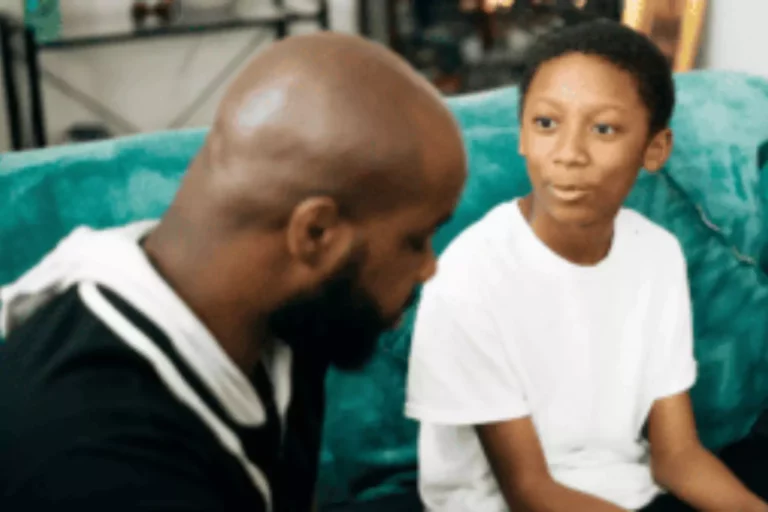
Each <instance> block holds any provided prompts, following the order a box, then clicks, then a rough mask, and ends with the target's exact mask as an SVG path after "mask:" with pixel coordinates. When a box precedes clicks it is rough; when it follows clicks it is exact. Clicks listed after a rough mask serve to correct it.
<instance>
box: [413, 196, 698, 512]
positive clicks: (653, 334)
mask: <svg viewBox="0 0 768 512" xmlns="http://www.w3.org/2000/svg"><path fill="white" fill-rule="evenodd" d="M614 231H615V232H614V238H613V243H612V247H611V250H610V252H609V254H608V255H607V256H606V258H605V259H603V260H602V261H601V262H600V263H599V264H597V265H594V266H579V265H576V264H573V263H570V262H568V261H566V260H564V259H563V258H561V257H560V256H558V255H557V254H555V253H554V252H553V251H551V250H550V249H549V248H548V247H547V246H546V245H545V244H544V243H542V242H541V241H540V240H539V239H538V238H537V236H536V235H535V234H534V232H533V230H532V229H531V228H530V226H529V225H528V223H527V222H526V220H525V219H524V217H523V215H522V213H521V212H520V209H519V206H518V203H517V201H513V202H509V203H505V204H503V205H501V206H499V207H497V208H495V209H494V210H492V211H491V212H490V213H488V214H487V215H486V216H485V217H484V218H483V219H481V220H480V221H479V222H477V223H476V224H474V225H473V226H471V227H470V228H468V229H467V230H465V231H464V232H463V233H462V234H461V235H460V236H459V237H457V238H456V239H455V240H454V242H453V243H452V244H451V245H450V246H449V247H448V248H447V249H446V251H445V252H444V253H443V255H442V256H441V258H440V266H439V271H438V274H437V276H436V277H435V278H434V279H433V280H432V281H431V282H430V283H429V284H428V285H427V286H426V287H425V289H424V293H423V296H422V299H421V303H420V306H419V311H418V314H417V319H416V326H415V332H414V337H413V344H412V349H411V357H410V367H409V376H408V397H407V404H406V414H407V415H408V416H409V417H412V418H414V419H417V420H419V421H420V422H421V432H420V436H419V459H420V461H419V463H420V490H421V493H422V498H423V499H424V501H425V504H426V505H427V507H428V508H429V509H430V510H436V511H448V512H463V511H467V512H493V511H506V510H508V508H507V506H506V504H505V502H504V499H503V497H502V496H501V494H500V491H499V489H498V486H497V484H496V480H495V478H494V476H493V474H492V473H491V470H490V468H489V466H488V463H487V459H486V458H485V456H484V454H483V452H482V448H481V446H480V444H479V440H478V438H477V435H476V433H475V430H474V426H475V425H478V424H484V423H490V422H496V421H502V420H510V419H515V418H522V417H526V416H531V417H532V419H533V422H534V425H535V427H536V430H537V432H538V435H539V438H540V440H541V443H542V445H543V448H544V451H545V455H546V459H547V463H548V465H549V469H550V472H551V474H552V476H553V477H554V478H555V480H557V481H558V482H560V483H561V484H563V485H566V486H568V487H571V488H574V489H577V490H580V491H582V492H586V493H589V494H592V495H595V496H598V497H601V498H603V499H605V500H608V501H610V502H612V503H615V504H616V505H619V506H621V507H624V508H627V509H638V508H642V507H643V506H645V505H646V504H648V503H649V502H650V501H652V500H653V498H654V497H656V496H657V495H658V494H659V493H660V492H661V491H660V489H659V488H658V487H657V486H656V485H655V484H654V482H653V479H652V477H651V472H650V466H649V462H648V447H647V444H646V443H645V442H643V441H642V440H641V437H640V432H641V429H642V426H643V424H644V423H645V420H646V418H647V415H648V412H649V411H650V407H651V405H652V403H653V402H654V400H656V399H659V398H661V397H665V396H670V395H673V394H677V393H680V392H682V391H685V390H687V389H689V388H690V387H691V386H692V385H693V383H694V381H695V378H696V363H695V360H694V357H693V341H692V328H691V312H690V297H689V289H688V280H687V274H686V265H685V259H684V257H683V253H682V250H681V248H680V245H679V243H678V242H677V240H676V239H675V238H674V237H673V236H672V235H671V234H670V233H668V232H667V231H665V230H664V229H662V228H661V227H659V226H657V225H655V224H653V223H652V222H650V221H649V220H647V219H646V218H645V217H643V216H641V215H640V214H638V213H636V212H633V211H631V210H626V209H623V210H621V212H620V213H619V215H618V217H617V219H616V222H615V228H614Z"/></svg>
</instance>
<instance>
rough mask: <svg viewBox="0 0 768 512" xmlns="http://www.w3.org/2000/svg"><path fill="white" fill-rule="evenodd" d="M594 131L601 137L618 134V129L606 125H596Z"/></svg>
mask: <svg viewBox="0 0 768 512" xmlns="http://www.w3.org/2000/svg"><path fill="white" fill-rule="evenodd" d="M594 130H595V132H596V133H598V134H599V135H615V134H616V128H614V127H613V126H611V125H609V124H605V123H598V124H596V125H595V126H594Z"/></svg>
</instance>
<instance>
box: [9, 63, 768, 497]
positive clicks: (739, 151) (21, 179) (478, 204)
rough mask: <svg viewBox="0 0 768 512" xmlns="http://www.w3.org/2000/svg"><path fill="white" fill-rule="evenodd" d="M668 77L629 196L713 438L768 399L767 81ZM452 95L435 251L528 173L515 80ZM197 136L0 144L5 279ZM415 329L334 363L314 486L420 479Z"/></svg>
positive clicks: (114, 220) (121, 199)
mask: <svg viewBox="0 0 768 512" xmlns="http://www.w3.org/2000/svg"><path fill="white" fill-rule="evenodd" d="M677 85H678V101H679V106H678V108H677V110H676V114H675V118H674V122H673V128H674V130H675V133H676V140H677V144H676V149H675V151H674V154H673V157H672V158H671V160H670V162H669V164H668V165H667V166H666V169H665V170H664V172H662V173H660V174H658V175H649V174H646V173H641V176H640V178H639V179H638V182H637V185H636V186H635V188H634V189H633V192H632V195H631V196H630V198H629V199H628V201H627V205H628V206H630V207H632V208H634V209H636V210H638V211H640V212H641V213H643V214H645V215H646V216H648V217H649V218H651V219H652V220H654V221H655V222H657V223H659V224H661V225H663V226H665V227H666V228H667V229H669V230H670V231H672V232H673V233H674V234H675V235H677V236H678V238H679V239H680V240H681V243H682V245H683V248H684V250H685V252H686V257H687V258H688V263H689V274H690V278H691V290H692V296H693V303H694V317H695V331H696V354H697V358H698V359H699V364H700V379H699V382H698V384H697V386H696V388H695V390H694V393H693V397H694V404H695V407H696V413H697V420H698V422H699V427H700V429H701V432H702V437H703V439H704V440H705V442H706V443H707V444H708V445H710V446H712V447H718V446H721V445H723V444H724V443H726V442H729V441H732V440H735V439H738V438H739V437H741V436H743V435H745V434H746V433H747V432H748V431H749V429H750V427H751V426H752V424H753V423H754V421H755V418H756V417H757V415H758V414H759V412H760V411H761V410H762V409H763V407H764V405H765V402H766V399H767V398H768V326H766V325H765V323H766V322H765V321H764V319H765V312H766V311H768V279H767V278H766V275H765V273H764V272H762V271H761V270H760V269H759V267H758V266H757V265H755V264H754V261H755V259H756V258H757V256H758V255H759V254H761V252H762V251H764V250H765V247H766V245H767V244H766V238H767V237H768V229H766V219H768V217H766V211H767V210H766V208H765V201H766V199H768V198H766V195H765V192H763V193H761V192H760V190H761V185H760V183H761V180H760V178H761V177H760V172H759V166H758V149H757V148H758V146H759V144H760V143H761V142H763V141H765V140H768V83H767V82H765V81H762V80H759V79H756V78H751V77H747V76H743V75H736V74H722V73H703V72H702V73H693V74H690V75H684V76H679V77H677ZM449 104H450V106H451V108H452V110H453V111H454V113H455V114H456V116H457V117H458V119H459V121H460V123H461V125H462V129H463V132H464V137H465V144H466V147H467V149H468V153H469V159H470V177H469V180H468V183H467V186H466V189H465V191H464V193H463V197H462V201H461V203H460V206H459V208H458V211H457V212H456V215H455V217H454V219H453V221H452V222H451V223H450V224H449V225H448V226H446V227H445V228H444V229H443V230H441V232H440V233H439V234H438V237H437V239H436V241H435V244H436V249H437V250H438V252H439V251H441V250H442V249H443V248H444V247H445V246H446V245H447V243H448V242H449V241H450V240H451V239H452V238H453V237H455V236H456V234H457V233H459V232H460V231H461V230H463V229H464V228H466V227H467V226H468V225H469V224H471V223H472V222H474V221H475V220H477V219H478V218H480V217H481V216H482V215H483V214H484V213H485V212H487V211H488V210H490V209H491V208H492V207H494V206H495V205H497V204H499V203H500V202H503V201H507V200H509V199H511V198H514V197H518V196H521V195H523V194H525V193H527V192H528V190H529V188H530V185H529V182H528V179H527V177H526V174H525V169H524V162H523V160H522V159H521V158H520V156H519V155H518V154H517V135H518V128H517V112H516V109H517V94H516V90H515V89H514V88H505V89H499V90H495V91H490V92H485V93H480V94H474V95H468V96H464V97H459V98H454V99H451V100H449ZM204 137H205V130H189V131H183V132H172V133H171V132H168V133H156V134H150V135H142V136H136V137H129V138H123V139H117V140H112V141H106V142H98V143H90V144H82V145H78V146H69V147H60V148H50V149H46V150H40V151H31V152H25V153H16V154H10V155H4V156H3V157H0V204H2V205H3V216H2V219H0V282H8V281H10V280H12V279H14V278H16V277H17V276H19V275H20V274H21V273H22V272H23V271H24V270H26V269H27V268H29V267H30V266H31V265H32V264H34V262H35V261H36V260H37V259H39V258H40V257H41V256H42V255H43V254H44V253H45V252H47V251H49V250H50V249H51V248H52V247H53V246H54V245H55V244H56V242H57V241H58V240H59V239H60V238H61V237H63V236H64V235H66V234H67V233H68V232H70V231H71V230H72V229H73V228H75V227H76V226H78V225H81V224H87V225H90V226H95V227H108V226H114V225H119V224H123V223H126V222H130V221H134V220H139V219H143V218H152V217H157V216H159V215H161V214H162V212H163V211H164V209H165V208H166V207H167V205H168V203H169V201H170V199H171V197H172V196H173V194H174V192H175V190H176V188H177V187H178V183H179V179H180V178H181V176H182V175H183V172H184V169H185V168H186V166H187V165H188V163H189V162H190V160H191V158H192V157H193V156H194V154H195V152H196V151H197V150H198V148H199V147H200V145H201V144H202V141H203V139H204ZM763 183H764V182H763ZM510 286H514V283H510ZM409 314H410V320H412V315H413V310H412V311H411V312H410V313H409ZM410 329H411V321H408V322H406V325H405V326H404V327H403V328H402V329H400V330H399V331H397V332H395V333H391V334H387V335H385V336H384V337H382V339H381V341H380V345H379V350H378V352H377V354H376V356H375V358H374V360H373V361H372V362H371V364H370V365H369V366H368V368H366V370H365V371H363V372H361V373H358V374H342V373H336V372H333V373H331V375H330V376H329V378H328V383H327V388H328V393H329V408H328V413H327V424H326V432H325V440H324V451H323V457H322V464H323V467H322V468H321V469H322V471H321V482H320V492H321V497H322V499H323V501H339V500H346V499H348V498H350V497H363V496H365V497H369V496H373V495H376V494H378V493H385V492H390V491H392V490H393V489H397V488H398V487H401V486H412V485H413V484H414V480H415V471H416V444H415V438H416V437H415V436H416V425H415V424H413V423H412V422H409V421H407V420H405V419H404V418H403V415H402V406H403V402H404V381H405V373H406V366H407V354H408V348H409V341H410Z"/></svg>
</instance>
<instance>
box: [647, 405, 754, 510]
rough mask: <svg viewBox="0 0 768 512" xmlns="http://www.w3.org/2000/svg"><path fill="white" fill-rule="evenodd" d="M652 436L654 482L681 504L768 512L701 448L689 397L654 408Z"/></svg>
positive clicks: (701, 508)
mask: <svg viewBox="0 0 768 512" xmlns="http://www.w3.org/2000/svg"><path fill="white" fill-rule="evenodd" d="M648 436H649V441H650V443H651V464H652V468H653V476H654V479H655V480H656V482H657V483H658V484H659V485H660V486H662V487H664V488H665V489H667V490H668V491H669V492H670V493H672V494H673V495H675V496H676V497H677V498H679V499H680V500H682V501H685V502H686V503H688V504H689V505H690V506H692V507H694V508H695V509H696V510H702V511H710V510H711V511H726V510H728V511H733V512H753V511H754V512H768V504H766V503H765V502H764V501H762V500H761V499H760V498H758V497H757V496H755V495H754V494H753V493H751V492H750V491H749V490H748V489H747V488H746V487H744V485H742V484H741V482H739V480H738V479H737V478H736V477H735V476H734V475H733V474H732V473H731V471H730V470H729V469H728V468H727V467H726V466H725V464H723V463H722V462H720V461H719V460H718V459H717V458H716V457H715V456H714V455H712V454H711V453H710V452H709V451H708V450H707V449H706V448H704V447H703V446H702V445H701V443H700V441H699V438H698V435H697V433H696V424H695V421H694V417H693V411H692V407H691V401H690V398H689V396H688V393H680V394H677V395H674V396H671V397H668V398H663V399H661V400H658V401H657V402H656V403H655V404H654V406H653V408H652V409H651V414H650V417H649V419H648Z"/></svg>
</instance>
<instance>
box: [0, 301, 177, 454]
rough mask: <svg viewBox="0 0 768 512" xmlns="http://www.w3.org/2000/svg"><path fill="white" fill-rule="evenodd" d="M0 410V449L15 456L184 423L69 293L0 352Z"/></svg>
mask: <svg viewBox="0 0 768 512" xmlns="http://www.w3.org/2000/svg"><path fill="white" fill-rule="evenodd" d="M0 411H2V415H1V416H2V417H3V422H2V423H3V428H2V429H0V448H1V449H3V450H4V449H6V448H7V449H9V450H14V451H19V450H26V449H29V450H30V451H32V450H37V449H40V450H50V451H56V450H59V449H61V450H64V449H67V447H69V446H72V445H73V444H76V443H77V442H78V441H77V440H78V439H83V438H84V437H85V438H89V439H92V440H93V439H96V438H98V437H101V438H105V439H106V438H108V437H110V436H112V435H113V434H114V433H115V432H128V431H130V430H131V429H132V428H134V427H135V428H140V429H147V428H149V429H150V430H152V426H153V425H154V426H155V427H157V426H158V425H160V424H165V425H166V426H167V427H168V428H171V429H172V428H173V425H174V424H179V425H185V424H187V423H190V422H189V421H188V419H187V418H188V414H187V413H186V412H185V410H184V409H183V408H182V407H181V406H180V405H179V404H178V401H177V400H174V398H173V396H172V395H171V394H170V393H169V392H168V391H167V389H166V388H165V387H164V386H163V385H162V383H161V381H160V380H159V379H158V377H157V374H156V373H155V371H154V370H153V368H152V366H151V365H150V364H149V363H148V362H147V361H146V360H145V359H144V358H142V357H140V356H139V355H137V354H136V353H135V351H133V350H131V349H130V348H128V347H126V346H125V344H124V343H123V342H121V341H120V339H119V338H118V337H117V336H116V335H115V334H114V333H113V332H112V331H111V330H110V329H109V328H108V327H107V326H106V325H104V324H103V323H102V322H100V321H99V320H98V318H96V317H95V316H94V315H92V314H91V313H90V312H89V310H88V309H87V307H86V306H85V305H84V304H83V302H82V301H81V299H80V297H79V296H78V291H77V288H76V287H73V288H72V289H70V290H68V291H67V292H65V293H64V294H62V295H60V296H59V297H57V298H54V299H53V300H52V301H51V302H50V303H49V304H48V305H46V306H45V307H43V308H42V309H41V310H40V311H39V312H37V313H36V314H35V315H34V316H32V317H31V318H30V319H28V320H27V321H26V322H25V323H24V324H22V325H21V326H19V327H18V328H17V329H16V330H15V331H14V332H12V333H11V336H9V338H8V340H7V341H6V343H5V344H3V345H2V346H0ZM152 433H155V434H158V435H161V436H164V434H163V433H162V431H161V430H156V431H155V430H152ZM177 433H178V432H177ZM19 455H20V456H21V455H22V453H21V451H19Z"/></svg>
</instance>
